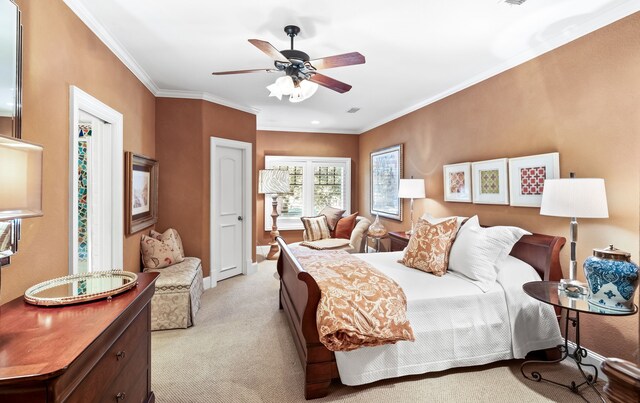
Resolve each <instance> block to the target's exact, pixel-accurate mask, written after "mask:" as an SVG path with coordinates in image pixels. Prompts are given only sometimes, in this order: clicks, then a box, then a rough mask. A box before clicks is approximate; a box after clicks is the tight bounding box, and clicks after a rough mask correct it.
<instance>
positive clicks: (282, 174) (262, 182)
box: [258, 169, 290, 194]
mask: <svg viewBox="0 0 640 403" xmlns="http://www.w3.org/2000/svg"><path fill="white" fill-rule="evenodd" d="M289 192H290V189H289V171H285V170H283V169H263V170H261V171H260V174H259V178H258V193H264V194H281V193H289Z"/></svg>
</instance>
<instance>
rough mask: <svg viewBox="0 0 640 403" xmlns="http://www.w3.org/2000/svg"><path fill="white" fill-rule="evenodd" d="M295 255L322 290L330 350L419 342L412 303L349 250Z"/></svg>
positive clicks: (321, 324)
mask: <svg viewBox="0 0 640 403" xmlns="http://www.w3.org/2000/svg"><path fill="white" fill-rule="evenodd" d="M291 251H292V252H293V255H294V256H295V257H296V259H298V261H299V262H300V265H301V266H302V268H303V269H304V270H305V271H306V272H308V273H309V274H310V275H311V276H312V277H313V279H314V280H315V281H316V283H317V284H318V286H319V287H320V293H321V296H320V302H319V303H318V311H317V314H316V321H317V324H318V334H319V335H320V342H321V343H322V344H324V345H325V346H326V347H327V348H328V349H329V350H331V351H350V350H354V349H356V348H359V347H364V346H379V345H382V344H394V343H396V342H397V341H400V340H410V341H414V336H413V329H411V325H410V324H409V320H408V319H407V317H406V313H407V298H406V297H405V295H404V291H402V288H400V286H399V285H398V284H396V283H395V282H394V281H393V280H391V279H390V278H389V277H387V276H385V275H384V274H383V273H381V272H379V271H378V270H376V269H375V268H373V267H371V266H370V265H369V264H367V263H366V262H364V261H362V260H360V259H358V258H357V257H355V256H352V255H350V254H349V253H347V252H345V251H341V250H338V251H326V250H323V251H317V250H311V249H308V248H296V247H293V248H291Z"/></svg>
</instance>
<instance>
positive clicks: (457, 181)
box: [442, 162, 471, 203]
mask: <svg viewBox="0 0 640 403" xmlns="http://www.w3.org/2000/svg"><path fill="white" fill-rule="evenodd" d="M442 172H443V174H444V201H448V202H463V203H471V163H470V162H463V163H460V164H450V165H443V166H442Z"/></svg>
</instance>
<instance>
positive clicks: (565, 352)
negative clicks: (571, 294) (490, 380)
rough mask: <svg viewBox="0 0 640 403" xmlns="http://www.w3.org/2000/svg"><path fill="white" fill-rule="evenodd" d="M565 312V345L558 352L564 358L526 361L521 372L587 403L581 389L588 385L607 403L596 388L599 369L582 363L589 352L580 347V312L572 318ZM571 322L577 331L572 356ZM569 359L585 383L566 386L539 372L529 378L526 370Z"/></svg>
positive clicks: (603, 402)
mask: <svg viewBox="0 0 640 403" xmlns="http://www.w3.org/2000/svg"><path fill="white" fill-rule="evenodd" d="M565 311H566V314H565V321H564V337H565V338H564V344H560V345H559V346H558V350H560V353H561V354H562V356H561V357H560V358H559V359H557V360H553V361H542V360H529V361H525V362H523V363H522V365H521V366H520V372H521V373H522V375H523V376H524V377H525V378H527V379H529V380H531V381H535V382H540V381H545V382H549V383H553V384H554V385H558V386H562V387H565V388H567V389H569V390H570V391H572V392H573V393H575V394H577V395H579V396H580V397H581V398H582V399H583V400H584V401H586V402H588V400H587V399H585V397H584V396H582V394H581V393H580V388H581V387H582V386H583V385H587V386H589V387H590V388H591V389H593V391H594V392H596V394H597V395H598V397H599V398H600V401H602V403H606V402H605V400H604V398H603V397H602V394H600V392H599V391H598V389H597V388H596V386H595V384H596V382H597V381H598V368H596V366H595V365H592V364H584V363H583V362H582V360H583V359H584V358H586V357H587V350H586V349H585V348H584V347H582V346H581V345H580V312H577V311H576V312H575V315H576V316H574V317H572V316H570V313H571V311H570V310H568V309H565ZM569 322H571V325H572V326H573V327H574V328H575V329H576V330H575V344H576V349H575V350H574V352H573V353H571V354H569ZM567 357H570V358H572V359H573V361H574V362H575V363H576V366H577V367H578V369H579V370H580V373H581V374H582V377H583V378H584V381H583V382H581V383H579V384H576V382H575V381H571V384H569V385H565V384H563V383H559V382H556V381H552V380H550V379H547V378H544V377H543V376H542V375H541V374H540V372H538V371H532V372H531V376H528V375H527V373H526V372H525V370H524V368H525V366H527V365H530V364H543V365H548V364H557V363H559V362H561V361H564V359H565V358H567ZM583 367H591V368H592V369H593V374H589V373H586V372H585V370H584V369H583Z"/></svg>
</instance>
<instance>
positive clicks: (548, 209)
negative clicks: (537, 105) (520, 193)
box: [540, 172, 609, 294]
mask: <svg viewBox="0 0 640 403" xmlns="http://www.w3.org/2000/svg"><path fill="white" fill-rule="evenodd" d="M540 214H541V215H547V216H556V217H568V218H570V219H571V224H570V227H569V236H570V238H571V260H570V261H569V278H568V279H562V281H561V283H562V285H563V287H564V289H565V290H566V291H568V292H570V293H575V294H586V293H587V288H586V287H585V285H584V284H583V283H581V282H579V281H578V279H577V278H576V273H577V266H578V264H577V262H576V244H577V242H578V221H577V219H578V218H607V217H609V210H608V208H607V194H606V192H605V187H604V179H598V178H576V177H575V175H574V173H573V172H572V173H571V174H570V177H569V178H564V179H547V180H546V181H544V190H543V192H542V203H541V205H540Z"/></svg>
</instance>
